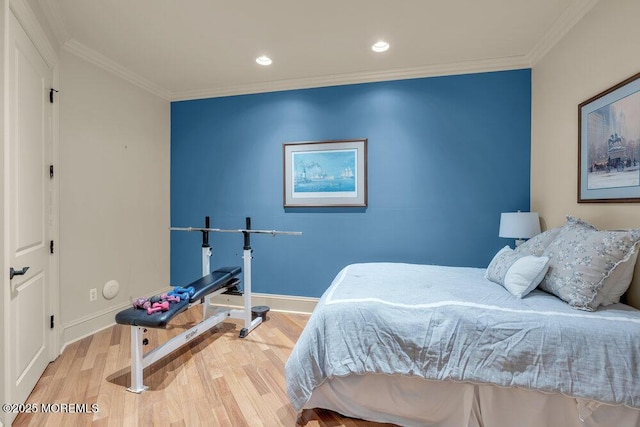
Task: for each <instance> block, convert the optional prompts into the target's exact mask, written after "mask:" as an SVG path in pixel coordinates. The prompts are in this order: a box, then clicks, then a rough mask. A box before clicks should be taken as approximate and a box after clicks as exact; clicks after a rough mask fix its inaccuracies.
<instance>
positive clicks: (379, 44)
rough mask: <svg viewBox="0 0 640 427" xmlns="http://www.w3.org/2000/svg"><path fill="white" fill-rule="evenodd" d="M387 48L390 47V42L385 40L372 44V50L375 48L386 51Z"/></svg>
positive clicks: (376, 50) (378, 50)
mask: <svg viewBox="0 0 640 427" xmlns="http://www.w3.org/2000/svg"><path fill="white" fill-rule="evenodd" d="M387 49H389V43H387V42H384V41H379V42H377V43H375V44H374V45H373V46H371V50H373V51H374V52H384V51H385V50H387Z"/></svg>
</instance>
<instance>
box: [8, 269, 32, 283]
mask: <svg viewBox="0 0 640 427" xmlns="http://www.w3.org/2000/svg"><path fill="white" fill-rule="evenodd" d="M28 269H29V267H24V268H23V269H22V270H14V269H13V267H11V268H10V269H9V280H11V279H13V276H22V275H23V274H25V273H26V272H27V270H28Z"/></svg>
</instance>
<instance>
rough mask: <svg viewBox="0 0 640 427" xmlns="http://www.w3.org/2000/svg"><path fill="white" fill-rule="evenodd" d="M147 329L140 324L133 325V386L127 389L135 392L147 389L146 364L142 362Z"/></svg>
mask: <svg viewBox="0 0 640 427" xmlns="http://www.w3.org/2000/svg"><path fill="white" fill-rule="evenodd" d="M145 330H146V329H145V328H142V327H140V326H131V387H129V388H128V389H127V391H131V392H133V393H142V392H143V391H145V390H146V389H147V387H146V386H145V385H144V384H143V379H144V378H143V370H144V364H143V362H142V358H143V350H142V345H143V343H142V341H143V340H144V338H143V334H144V332H145Z"/></svg>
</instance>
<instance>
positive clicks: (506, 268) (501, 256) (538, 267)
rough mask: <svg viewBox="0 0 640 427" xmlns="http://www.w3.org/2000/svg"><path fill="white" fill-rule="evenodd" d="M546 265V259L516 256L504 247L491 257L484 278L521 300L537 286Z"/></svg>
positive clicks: (512, 251) (545, 270) (547, 259)
mask: <svg viewBox="0 0 640 427" xmlns="http://www.w3.org/2000/svg"><path fill="white" fill-rule="evenodd" d="M548 265H549V258H547V257H537V256H533V255H526V254H518V253H516V251H514V250H513V249H511V248H510V247H509V246H505V247H504V248H502V249H500V251H498V253H497V254H496V255H495V256H494V257H493V259H492V260H491V263H490V264H489V267H487V271H486V273H485V275H484V277H485V278H487V279H489V280H491V281H492V282H494V283H497V284H499V285H500V286H502V287H504V288H505V289H506V290H507V291H509V292H510V293H511V295H513V296H515V297H517V298H523V297H524V296H526V295H527V294H528V293H529V292H531V291H532V290H534V289H535V288H536V286H538V284H539V283H540V281H541V280H542V278H543V277H544V275H545V274H546V273H547V268H548Z"/></svg>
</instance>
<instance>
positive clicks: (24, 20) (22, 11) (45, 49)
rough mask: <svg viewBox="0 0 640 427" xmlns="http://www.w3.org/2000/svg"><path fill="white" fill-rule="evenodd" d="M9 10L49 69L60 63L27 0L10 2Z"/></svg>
mask: <svg viewBox="0 0 640 427" xmlns="http://www.w3.org/2000/svg"><path fill="white" fill-rule="evenodd" d="M9 8H10V9H11V11H12V12H13V14H14V15H15V17H16V19H17V20H18V22H20V25H22V28H24V30H25V32H26V33H27V34H28V35H29V38H30V39H31V41H32V42H33V44H34V45H35V46H36V49H37V50H38V52H39V53H40V56H42V59H43V60H44V62H45V63H46V64H47V66H48V67H49V68H53V67H55V66H56V64H57V63H58V59H59V58H58V53H57V52H56V50H55V49H54V47H53V45H52V44H51V41H50V40H49V38H48V37H47V35H46V34H45V32H44V30H43V29H42V24H41V23H40V21H38V18H37V17H36V14H35V13H34V12H33V9H31V6H29V4H28V3H27V2H26V0H10V2H9Z"/></svg>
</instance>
